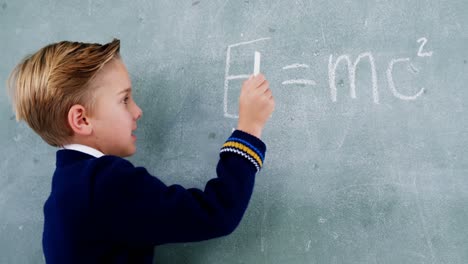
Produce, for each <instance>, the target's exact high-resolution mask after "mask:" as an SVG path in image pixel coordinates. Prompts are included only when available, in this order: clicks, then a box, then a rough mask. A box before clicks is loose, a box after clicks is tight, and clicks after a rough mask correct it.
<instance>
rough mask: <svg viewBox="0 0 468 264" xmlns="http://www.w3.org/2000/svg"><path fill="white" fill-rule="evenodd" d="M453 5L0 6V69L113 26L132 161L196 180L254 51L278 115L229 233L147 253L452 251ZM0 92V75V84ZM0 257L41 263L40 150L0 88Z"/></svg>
mask: <svg viewBox="0 0 468 264" xmlns="http://www.w3.org/2000/svg"><path fill="white" fill-rule="evenodd" d="M467 14H468V2H466V1H465V0H452V1H433V0H428V1H422V0H418V1H409V0H406V1H405V0H398V1H358V0H347V1H338V0H329V1H318V0H317V1H313V0H310V1H305V0H297V1H278V0H277V1H254V0H241V1H229V0H219V1H218V0H215V1H203V0H201V1H170V0H165V1H149V0H148V1H143V0H137V1H104V0H88V1H58V0H42V1H24V0H15V1H13V0H0V39H1V41H0V58H1V63H0V80H1V82H2V84H4V83H5V81H6V78H7V77H8V74H9V73H10V71H11V70H12V69H13V67H14V66H15V65H16V63H18V62H19V60H20V59H21V58H22V57H24V56H25V55H26V54H29V53H32V52H35V51H36V50H38V49H39V48H41V47H42V46H44V45H46V44H49V43H52V42H57V41H60V40H74V41H83V42H98V43H105V42H109V41H111V40H112V38H114V37H115V38H119V39H120V40H121V43H122V48H121V52H122V56H123V59H124V61H125V63H126V65H127V67H128V70H129V72H130V74H131V78H132V82H133V86H134V89H135V98H136V101H137V102H138V103H139V104H140V106H141V107H142V109H143V111H144V115H143V118H142V119H141V121H140V123H139V129H138V131H137V136H138V138H139V141H138V146H137V147H138V151H137V154H136V155H134V156H133V157H131V158H130V160H131V161H132V162H134V163H135V164H136V165H141V166H145V167H147V168H148V170H149V171H150V172H152V173H153V174H154V175H156V176H158V177H159V178H161V179H162V180H163V181H164V182H166V183H167V184H172V183H181V184H182V185H184V186H185V187H199V188H202V187H203V186H204V183H205V182H206V181H207V180H208V179H210V178H212V177H214V176H215V166H216V163H217V160H218V151H219V148H220V147H221V145H222V143H223V142H224V141H225V140H226V138H227V137H228V136H229V135H230V133H231V131H232V129H233V128H234V127H236V124H237V119H236V118H237V103H238V95H239V88H240V84H241V83H242V81H243V78H245V77H246V75H248V74H251V73H252V72H253V68H254V53H255V51H258V52H259V53H260V54H261V60H260V67H261V72H263V73H264V74H265V75H266V76H267V78H268V79H269V81H270V83H271V89H272V91H273V94H274V96H275V98H276V110H275V112H274V113H273V116H272V118H271V120H270V122H269V123H268V124H267V126H266V128H265V130H264V133H263V135H262V139H263V140H264V141H265V142H266V144H267V147H268V150H267V155H266V160H265V167H264V169H263V170H262V171H261V172H260V173H259V174H258V177H257V180H256V186H255V191H254V195H253V197H252V200H251V202H250V205H249V208H248V210H247V212H246V214H245V216H244V219H243V221H242V222H241V224H240V226H239V227H238V229H237V230H236V231H235V232H234V233H233V234H232V235H230V236H227V237H224V238H219V239H214V240H210V241H205V242H200V243H190V244H180V245H165V246H162V247H159V248H156V250H155V262H156V263H332V264H335V263H336V264H337V263H451V264H455V263H460V264H461V263H467V262H468V250H467V249H468V224H467V223H468V222H467V221H468V187H467V186H468V153H467V146H468V103H467V101H468V89H467V83H468V63H467V61H468V49H467V47H468V15H467ZM2 87H3V85H2ZM0 126H1V129H0V146H1V150H2V151H0V263H44V259H43V255H42V248H41V238H42V225H43V212H42V206H43V203H44V201H45V199H46V198H47V196H48V194H49V192H50V183H51V176H52V172H53V170H54V166H55V151H56V149H54V148H52V147H49V146H48V145H46V144H45V143H43V142H42V141H41V140H40V138H39V137H38V136H36V135H35V134H34V133H33V132H32V131H31V130H30V129H29V128H28V127H27V126H26V125H25V124H24V123H16V121H15V118H14V114H13V112H12V111H11V105H10V103H9V102H8V98H7V95H6V93H5V92H2V93H0Z"/></svg>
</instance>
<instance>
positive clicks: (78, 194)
mask: <svg viewBox="0 0 468 264" xmlns="http://www.w3.org/2000/svg"><path fill="white" fill-rule="evenodd" d="M265 151H266V146H265V144H264V143H263V142H262V141H261V140H260V139H258V138H256V137H254V136H252V135H250V134H247V133H244V132H242V131H239V130H236V131H234V132H233V134H232V135H231V137H230V138H229V139H228V140H227V141H226V143H225V144H224V145H223V146H222V148H221V151H220V159H219V162H218V165H217V167H216V173H217V177H216V178H214V179H211V180H210V181H208V183H207V184H206V186H205V188H204V190H199V189H195V188H192V189H185V188H183V187H182V186H180V185H172V186H167V185H165V184H164V183H163V182H161V181H160V180H158V179H157V178H156V177H154V176H152V175H151V174H149V173H148V171H147V170H146V169H145V168H142V167H135V166H133V165H132V164H131V163H130V162H129V161H127V160H125V159H122V158H119V157H116V156H110V155H105V156H102V157H100V158H95V157H93V156H90V155H88V154H85V153H82V152H79V151H75V150H65V149H61V150H59V151H57V164H56V165H57V167H56V170H55V173H54V175H53V179H52V190H51V193H50V196H49V198H48V199H47V201H46V203H45V205H44V232H43V239H42V243H43V249H44V255H45V258H46V261H47V263H152V259H153V250H154V246H157V245H161V244H165V243H176V242H191V241H201V240H206V239H210V238H215V237H220V236H224V235H227V234H230V233H231V232H233V230H234V229H235V228H236V227H237V225H238V224H239V222H240V220H241V218H242V216H243V214H244V212H245V210H246V208H247V205H248V202H249V200H250V197H251V194H252V191H253V186H254V181H255V174H256V172H257V171H258V170H260V168H261V167H262V165H263V160H264V155H265Z"/></svg>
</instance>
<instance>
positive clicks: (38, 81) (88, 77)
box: [8, 39, 274, 263]
mask: <svg viewBox="0 0 468 264" xmlns="http://www.w3.org/2000/svg"><path fill="white" fill-rule="evenodd" d="M119 51H120V41H119V40H117V39H114V40H113V41H112V42H111V43H107V44H105V45H100V44H91V43H77V42H67V41H62V42H59V43H55V44H50V45H48V46H46V47H44V48H42V49H40V50H39V51H37V52H36V53H34V54H33V55H30V56H28V57H26V58H25V59H23V61H21V63H20V64H18V65H17V66H16V68H15V69H14V70H13V72H12V74H11V75H10V78H9V81H8V87H9V91H10V96H11V98H12V102H13V106H14V110H15V112H16V118H17V120H24V121H25V122H26V123H27V124H28V125H29V126H30V127H31V128H32V129H33V130H34V131H35V132H36V133H37V134H39V135H40V136H41V137H42V138H43V139H44V140H45V141H46V142H47V143H48V144H50V145H52V146H55V147H61V149H60V150H58V151H57V155H56V156H57V160H56V169H55V172H54V175H53V178H52V188H51V193H50V196H49V198H48V199H47V201H46V202H45V205H44V231H43V239H42V245H43V250H44V255H45V258H46V261H47V263H151V262H152V258H153V247H154V246H157V245H161V244H165V243H174V242H189V241H200V240H206V239H210V238H215V237H220V236H224V235H227V234H230V233H231V232H232V231H233V230H234V229H235V228H236V227H237V225H238V224H239V222H240V220H241V218H242V216H243V214H244V212H245V210H246V208H247V205H248V202H249V199H250V196H251V194H252V190H253V185H254V178H255V174H256V172H257V171H259V170H260V168H261V167H262V165H263V160H264V156H265V151H266V146H265V144H264V143H263V142H262V141H261V140H260V136H261V132H262V130H263V127H264V125H265V123H266V121H267V120H268V118H269V117H270V115H271V113H272V112H273V109H274V99H273V97H272V94H271V91H270V89H269V84H268V81H266V80H265V78H264V77H263V75H258V76H255V77H254V76H251V77H250V78H249V79H248V80H246V81H245V82H244V83H243V85H242V89H241V93H240V98H239V120H238V127H237V130H235V131H234V132H233V133H232V135H231V137H230V138H229V139H228V140H227V141H226V143H225V144H224V145H223V146H222V148H221V150H220V160H219V162H218V165H217V168H216V172H217V176H218V177H217V178H214V179H211V180H210V181H208V183H207V184H206V186H205V189H204V190H199V189H194V188H192V189H185V188H183V187H182V186H180V185H172V186H166V185H165V184H164V183H162V182H161V181H160V180H158V179H157V178H156V177H154V176H152V175H150V174H149V173H148V172H147V171H146V169H144V168H142V167H135V166H133V165H132V164H131V163H130V162H129V161H127V160H125V159H123V157H127V156H130V155H132V154H134V153H135V151H136V147H135V141H136V137H135V136H134V135H133V134H132V131H134V130H136V129H137V121H138V120H139V119H140V118H141V116H142V111H141V109H140V108H139V107H138V105H137V104H136V102H135V101H134V100H133V98H132V88H131V82H130V78H129V75H128V72H127V69H126V67H125V65H124V63H123V61H122V59H121V57H120V54H119Z"/></svg>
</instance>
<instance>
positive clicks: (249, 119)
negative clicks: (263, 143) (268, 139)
mask: <svg viewBox="0 0 468 264" xmlns="http://www.w3.org/2000/svg"><path fill="white" fill-rule="evenodd" d="M269 87H270V84H269V83H268V81H267V80H266V79H265V76H263V74H258V75H257V76H253V75H252V76H250V78H249V79H248V80H246V81H244V82H243V83H242V89H241V93H240V97H239V121H238V124H237V129H238V130H242V131H244V132H247V133H249V134H251V135H253V136H256V137H258V138H260V136H261V134H262V130H263V127H264V126H265V123H266V121H267V120H268V119H269V118H270V116H271V113H272V112H273V110H274V108H275V100H274V98H273V95H272V94H271V90H270V89H269Z"/></svg>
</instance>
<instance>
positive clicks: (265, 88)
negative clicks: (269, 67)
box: [258, 80, 270, 94]
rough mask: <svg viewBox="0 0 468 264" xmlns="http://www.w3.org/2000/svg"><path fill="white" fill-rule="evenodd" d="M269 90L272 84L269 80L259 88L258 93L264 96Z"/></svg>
mask: <svg viewBox="0 0 468 264" xmlns="http://www.w3.org/2000/svg"><path fill="white" fill-rule="evenodd" d="M268 88H270V83H269V82H268V81H267V80H265V81H264V82H263V83H262V84H261V85H260V86H259V87H258V92H259V93H260V94H263V93H265V92H266V91H267V90H268Z"/></svg>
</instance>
